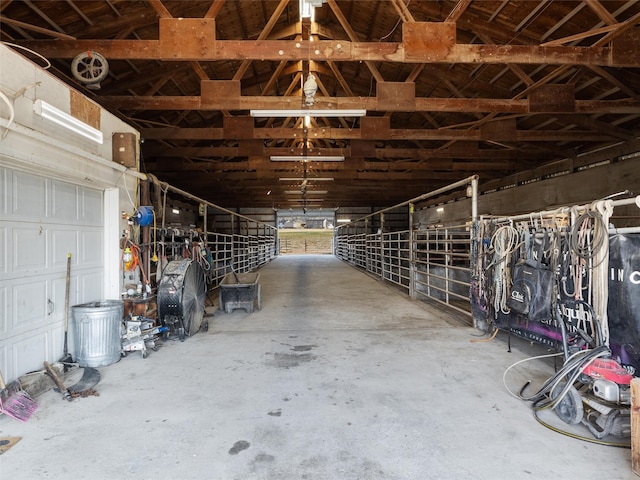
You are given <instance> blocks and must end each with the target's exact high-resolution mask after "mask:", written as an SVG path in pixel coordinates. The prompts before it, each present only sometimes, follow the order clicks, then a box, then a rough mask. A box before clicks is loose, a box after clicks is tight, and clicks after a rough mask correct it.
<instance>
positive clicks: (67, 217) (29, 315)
mask: <svg viewBox="0 0 640 480" xmlns="http://www.w3.org/2000/svg"><path fill="white" fill-rule="evenodd" d="M103 210H104V209H103V192H102V191H101V190H95V189H90V188H87V187H84V186H78V185H74V184H71V183H66V182H61V181H57V180H51V179H48V178H45V177H41V176H37V175H32V174H27V173H22V172H19V171H15V170H10V169H6V168H0V246H1V247H0V249H1V251H0V368H1V369H2V373H3V374H4V376H5V379H6V380H11V379H15V378H17V377H18V376H19V375H22V374H24V373H26V372H29V371H32V370H38V369H41V368H42V362H43V361H44V360H48V361H54V360H57V359H58V358H60V357H61V356H62V352H63V341H64V318H65V312H64V305H65V284H66V281H65V278H66V270H67V256H68V254H69V253H70V254H71V261H72V262H71V287H70V299H69V305H70V306H72V305H75V304H78V303H82V302H87V301H93V300H100V299H101V297H102V292H103V282H104V280H103V277H104V275H103V271H104V268H103V262H104V253H103V250H104V245H103V224H104V220H103V217H104V213H103ZM72 333H73V321H72V318H71V312H69V349H70V350H72V348H73V336H72Z"/></svg>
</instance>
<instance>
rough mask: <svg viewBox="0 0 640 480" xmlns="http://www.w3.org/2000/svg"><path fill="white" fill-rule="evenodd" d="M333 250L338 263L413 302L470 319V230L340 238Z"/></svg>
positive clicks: (462, 227)
mask: <svg viewBox="0 0 640 480" xmlns="http://www.w3.org/2000/svg"><path fill="white" fill-rule="evenodd" d="M334 245H335V255H336V256H337V257H338V258H340V259H342V260H343V261H345V262H347V263H349V264H351V265H353V266H355V267H358V268H362V269H363V270H366V271H367V272H369V273H370V274H372V275H375V276H377V277H380V278H381V279H382V280H384V281H385V282H388V283H391V284H394V285H396V286H398V287H399V288H401V289H403V290H405V291H407V293H408V294H410V295H411V296H412V297H414V298H417V299H420V300H431V301H436V302H438V303H443V304H445V305H447V306H449V307H451V308H453V309H455V310H457V311H460V312H463V313H465V314H468V315H471V308H470V305H469V289H470V287H471V284H470V253H471V251H470V250H471V238H470V232H469V228H468V226H467V225H458V226H449V227H433V228H426V229H420V230H414V231H413V232H411V231H409V230H403V231H398V232H384V233H377V234H344V235H336V237H335V239H334Z"/></svg>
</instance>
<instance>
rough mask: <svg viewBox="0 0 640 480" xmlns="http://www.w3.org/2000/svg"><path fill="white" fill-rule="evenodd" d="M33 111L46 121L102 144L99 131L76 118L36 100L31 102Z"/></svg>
mask: <svg viewBox="0 0 640 480" xmlns="http://www.w3.org/2000/svg"><path fill="white" fill-rule="evenodd" d="M33 111H34V112H35V113H36V114H37V115H40V116H41V117H42V118H46V119H47V120H50V121H52V122H54V123H57V124H58V125H60V126H62V127H64V128H66V129H67V130H71V131H72V132H75V133H77V134H78V135H82V136H83V137H86V138H88V139H89V140H92V141H94V142H96V143H100V144H102V142H103V137H102V132H101V131H100V130H98V129H95V128H93V127H92V126H90V125H87V124H86V123H84V122H82V121H80V120H78V119H77V118H76V117H74V116H72V115H69V114H68V113H66V112H63V111H62V110H59V109H57V108H56V107H54V106H53V105H50V104H48V103H47V102H45V101H43V100H40V99H38V100H36V101H35V102H33Z"/></svg>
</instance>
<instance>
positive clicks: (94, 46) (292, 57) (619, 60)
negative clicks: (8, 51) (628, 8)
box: [16, 19, 637, 81]
mask: <svg viewBox="0 0 640 480" xmlns="http://www.w3.org/2000/svg"><path fill="white" fill-rule="evenodd" d="M196 20H198V19H196ZM620 25H621V26H624V27H629V25H628V24H627V23H626V22H625V23H624V24H620ZM629 28H630V27H629ZM610 33H611V34H613V33H616V31H613V32H610ZM199 40H200V39H198V38H192V39H190V40H189V42H185V45H186V46H188V44H189V43H193V45H194V49H189V48H182V47H176V49H175V50H172V51H169V50H167V49H166V48H167V47H165V49H164V50H163V49H161V47H160V45H161V42H160V41H158V40H63V39H60V40H57V41H55V42H52V41H51V40H17V41H16V43H18V44H19V45H21V46H23V47H26V48H29V49H31V50H34V51H36V52H38V53H40V54H41V55H44V56H45V57H47V58H73V57H75V56H76V55H77V54H78V52H83V51H87V50H95V51H99V52H100V53H101V54H102V55H104V56H105V58H107V59H109V60H117V59H120V60H127V59H128V60H145V59H146V60H167V61H216V60H238V59H248V60H272V61H282V60H287V61H296V60H309V59H311V60H315V61H323V62H326V61H332V60H333V61H345V62H348V61H350V62H355V61H363V62H365V63H367V64H371V65H373V62H374V61H379V62H389V63H393V62H398V63H443V64H448V63H485V64H503V63H513V64H549V65H592V64H593V65H602V66H613V67H635V66H637V59H636V58H635V56H633V55H626V56H625V55H617V56H616V55H615V54H614V53H615V50H613V49H612V48H609V47H602V46H592V47H566V46H551V47H547V46H538V45H477V44H454V45H451V46H450V48H447V49H446V51H439V52H436V51H434V50H433V48H434V47H430V46H429V45H425V46H424V48H422V47H419V48H414V49H413V50H412V51H411V52H412V54H413V55H411V56H409V55H408V51H407V46H406V45H405V44H403V43H393V42H348V41H338V40H319V41H314V42H308V41H304V40H302V41H294V40H263V41H252V40H215V41H214V42H213V44H211V45H207V46H205V47H202V48H198V49H197V50H198V53H197V54H196V53H195V50H196V49H195V45H196V41H199ZM612 54H613V55H612ZM416 55H417V56H416ZM373 69H374V70H373V71H376V72H377V69H376V68H375V66H373ZM374 77H375V78H376V80H378V81H383V78H382V76H381V75H380V74H379V72H378V73H377V74H374Z"/></svg>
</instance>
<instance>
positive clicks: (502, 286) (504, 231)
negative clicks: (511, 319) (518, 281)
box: [491, 225, 518, 318]
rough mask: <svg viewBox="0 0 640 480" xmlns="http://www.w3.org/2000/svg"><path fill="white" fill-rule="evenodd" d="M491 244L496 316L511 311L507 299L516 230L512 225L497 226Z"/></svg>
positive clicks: (516, 241)
mask: <svg viewBox="0 0 640 480" xmlns="http://www.w3.org/2000/svg"><path fill="white" fill-rule="evenodd" d="M491 246H492V248H493V251H494V259H493V262H492V263H493V264H494V265H495V268H494V271H493V282H494V286H495V297H494V299H493V309H494V313H495V316H496V318H498V313H499V312H502V313H504V314H505V315H508V314H509V313H511V310H510V309H509V307H507V299H508V298H509V291H510V288H511V285H510V282H511V275H510V267H509V263H510V258H511V254H512V253H513V252H514V251H515V249H516V248H517V247H518V231H517V230H516V229H515V228H514V227H513V226H512V225H503V226H501V227H500V228H498V229H497V230H496V231H495V233H494V234H493V236H492V237H491Z"/></svg>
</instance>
